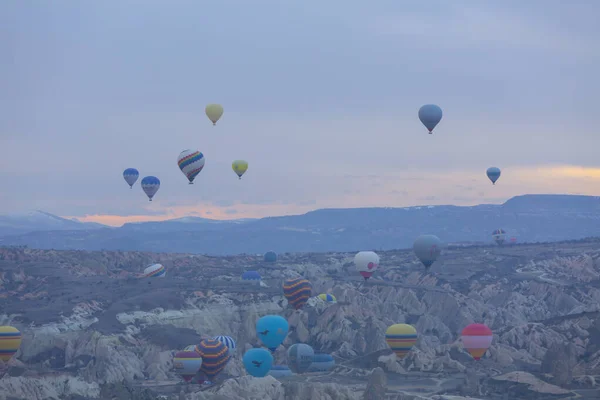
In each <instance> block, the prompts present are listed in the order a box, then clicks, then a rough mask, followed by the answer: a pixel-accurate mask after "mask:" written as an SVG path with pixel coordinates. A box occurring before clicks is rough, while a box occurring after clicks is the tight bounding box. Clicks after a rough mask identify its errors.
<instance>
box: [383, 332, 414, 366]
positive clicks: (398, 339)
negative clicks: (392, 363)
mask: <svg viewBox="0 0 600 400" xmlns="http://www.w3.org/2000/svg"><path fill="white" fill-rule="evenodd" d="M385 341H386V342H387V344H388V346H390V349H392V350H393V351H394V353H396V356H398V358H404V357H405V356H406V355H407V354H408V352H409V351H410V349H412V347H413V346H414V345H415V343H417V330H416V329H415V328H414V327H413V326H411V325H407V324H394V325H392V326H390V327H389V328H387V330H386V331H385Z"/></svg>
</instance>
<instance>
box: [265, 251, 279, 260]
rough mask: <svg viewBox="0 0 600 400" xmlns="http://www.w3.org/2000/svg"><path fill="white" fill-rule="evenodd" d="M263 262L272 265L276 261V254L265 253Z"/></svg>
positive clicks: (271, 252)
mask: <svg viewBox="0 0 600 400" xmlns="http://www.w3.org/2000/svg"><path fill="white" fill-rule="evenodd" d="M264 259H265V262H268V263H274V262H276V261H277V254H276V253H275V252H274V251H267V252H266V253H265V257H264Z"/></svg>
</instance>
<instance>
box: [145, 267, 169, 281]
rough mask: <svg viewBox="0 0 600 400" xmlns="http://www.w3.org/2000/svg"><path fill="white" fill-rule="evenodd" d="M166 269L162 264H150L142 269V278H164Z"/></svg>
mask: <svg viewBox="0 0 600 400" xmlns="http://www.w3.org/2000/svg"><path fill="white" fill-rule="evenodd" d="M166 275H167V269H166V268H165V267H164V265H162V264H152V265H149V266H147V267H146V269H144V278H164V277H165V276H166Z"/></svg>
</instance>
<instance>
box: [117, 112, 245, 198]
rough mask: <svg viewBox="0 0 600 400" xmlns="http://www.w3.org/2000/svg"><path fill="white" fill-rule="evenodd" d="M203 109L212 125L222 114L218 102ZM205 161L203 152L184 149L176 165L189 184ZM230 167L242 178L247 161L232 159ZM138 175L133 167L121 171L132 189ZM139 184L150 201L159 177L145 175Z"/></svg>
mask: <svg viewBox="0 0 600 400" xmlns="http://www.w3.org/2000/svg"><path fill="white" fill-rule="evenodd" d="M204 111H205V113H206V116H207V117H208V119H210V120H211V122H212V123H213V125H216V124H217V121H218V120H219V119H221V116H222V115H223V106H221V105H220V104H209V105H207V106H206V109H205V110H204ZM205 161H206V158H205V157H204V154H202V153H201V152H200V151H198V150H190V149H186V150H183V151H182V152H181V153H179V156H178V157H177V165H178V166H179V169H180V170H181V172H182V173H183V174H184V175H185V177H186V178H187V180H188V183H189V184H190V185H192V184H193V183H194V179H195V178H196V176H198V174H199V173H200V172H201V171H202V169H203V168H204V163H205ZM231 169H233V172H235V174H236V175H237V176H238V178H239V179H242V175H244V174H245V173H246V171H247V170H248V162H247V161H245V160H234V161H233V162H232V163H231ZM139 176H140V172H139V171H138V170H137V169H135V168H127V169H126V170H125V171H123V179H125V182H127V184H128V185H129V188H130V189H133V185H134V184H135V182H137V180H138V178H139ZM141 186H142V190H143V191H144V193H146V196H148V200H149V201H152V198H153V197H154V195H155V194H156V192H158V189H160V179H158V178H157V177H155V176H146V177H144V178H143V179H142V182H141Z"/></svg>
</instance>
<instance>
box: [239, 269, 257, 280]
mask: <svg viewBox="0 0 600 400" xmlns="http://www.w3.org/2000/svg"><path fill="white" fill-rule="evenodd" d="M260 279H261V277H260V274H259V273H258V272H256V271H246V272H244V273H243V274H242V280H243V281H260Z"/></svg>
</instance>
